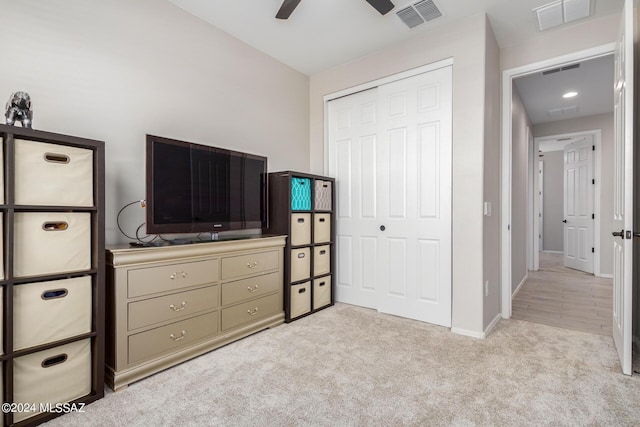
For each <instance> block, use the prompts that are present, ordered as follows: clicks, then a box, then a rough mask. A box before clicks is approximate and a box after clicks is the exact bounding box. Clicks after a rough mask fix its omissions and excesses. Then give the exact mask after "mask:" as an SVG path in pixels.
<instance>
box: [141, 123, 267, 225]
mask: <svg viewBox="0 0 640 427" xmlns="http://www.w3.org/2000/svg"><path fill="white" fill-rule="evenodd" d="M146 150H147V153H146V156H147V163H146V173H147V188H146V192H147V232H148V233H154V234H169V233H200V232H218V231H226V230H240V229H249V228H266V227H267V205H266V203H267V182H266V180H267V158H266V157H262V156H258V155H254V154H247V153H241V152H238V151H232V150H227V149H223V148H216V147H210V146H207V145H201V144H194V143H190V142H184V141H177V140H174V139H168V138H163V137H159V136H153V135H147V146H146Z"/></svg>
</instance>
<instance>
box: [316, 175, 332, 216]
mask: <svg viewBox="0 0 640 427" xmlns="http://www.w3.org/2000/svg"><path fill="white" fill-rule="evenodd" d="M314 189H315V198H314V209H315V210H317V211H330V210H331V181H322V180H320V179H316V184H315V188H314Z"/></svg>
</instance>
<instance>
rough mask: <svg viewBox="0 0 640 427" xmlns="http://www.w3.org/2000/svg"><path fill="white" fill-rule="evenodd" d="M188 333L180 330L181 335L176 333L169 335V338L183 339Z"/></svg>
mask: <svg viewBox="0 0 640 427" xmlns="http://www.w3.org/2000/svg"><path fill="white" fill-rule="evenodd" d="M186 335H187V331H182V332H180V336H179V337H177V336H175V335H174V334H171V335H169V338H171V339H172V340H174V341H180V340H182V339H184V337H185V336H186Z"/></svg>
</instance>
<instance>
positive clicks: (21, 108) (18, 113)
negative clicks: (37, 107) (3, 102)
mask: <svg viewBox="0 0 640 427" xmlns="http://www.w3.org/2000/svg"><path fill="white" fill-rule="evenodd" d="M4 115H5V117H6V118H7V124H8V125H13V124H14V123H15V122H20V123H22V127H24V128H29V129H31V123H32V121H33V110H31V97H30V96H29V94H28V93H27V92H14V93H13V94H11V97H10V98H9V101H8V102H7V111H6V112H5V114H4Z"/></svg>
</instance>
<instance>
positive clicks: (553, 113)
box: [547, 105, 580, 119]
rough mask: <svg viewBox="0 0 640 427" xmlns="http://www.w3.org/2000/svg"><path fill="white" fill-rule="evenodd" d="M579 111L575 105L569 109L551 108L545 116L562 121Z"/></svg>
mask: <svg viewBox="0 0 640 427" xmlns="http://www.w3.org/2000/svg"><path fill="white" fill-rule="evenodd" d="M579 111H580V109H579V108H578V107H577V106H576V105H572V106H570V107H559V108H552V109H551V110H548V111H547V116H549V118H551V119H563V118H566V117H569V116H571V115H573V114H576V113H578V112H579Z"/></svg>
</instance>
